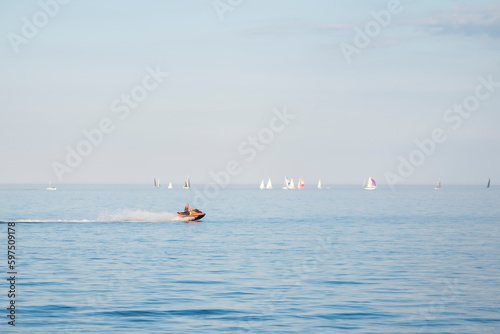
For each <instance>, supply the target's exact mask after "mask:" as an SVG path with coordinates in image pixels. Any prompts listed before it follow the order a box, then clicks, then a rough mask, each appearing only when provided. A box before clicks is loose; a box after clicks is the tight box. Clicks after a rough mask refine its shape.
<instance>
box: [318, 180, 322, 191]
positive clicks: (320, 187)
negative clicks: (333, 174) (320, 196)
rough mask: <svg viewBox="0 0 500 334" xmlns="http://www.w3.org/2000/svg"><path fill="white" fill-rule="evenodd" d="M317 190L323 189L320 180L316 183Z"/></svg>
mask: <svg viewBox="0 0 500 334" xmlns="http://www.w3.org/2000/svg"><path fill="white" fill-rule="evenodd" d="M318 189H323V186H322V185H321V179H319V181H318Z"/></svg>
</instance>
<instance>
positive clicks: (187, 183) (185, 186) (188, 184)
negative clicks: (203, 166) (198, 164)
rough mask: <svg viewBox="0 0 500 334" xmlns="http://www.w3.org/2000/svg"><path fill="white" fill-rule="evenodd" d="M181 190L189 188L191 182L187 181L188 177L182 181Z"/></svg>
mask: <svg viewBox="0 0 500 334" xmlns="http://www.w3.org/2000/svg"><path fill="white" fill-rule="evenodd" d="M182 188H184V189H189V188H191V182H190V181H189V176H188V177H187V179H186V181H184V186H183V187H182Z"/></svg>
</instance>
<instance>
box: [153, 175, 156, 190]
mask: <svg viewBox="0 0 500 334" xmlns="http://www.w3.org/2000/svg"><path fill="white" fill-rule="evenodd" d="M153 188H156V177H153Z"/></svg>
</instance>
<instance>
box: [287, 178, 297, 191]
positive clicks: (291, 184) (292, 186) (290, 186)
mask: <svg viewBox="0 0 500 334" xmlns="http://www.w3.org/2000/svg"><path fill="white" fill-rule="evenodd" d="M288 189H295V185H294V184H293V179H290V182H289V183H288Z"/></svg>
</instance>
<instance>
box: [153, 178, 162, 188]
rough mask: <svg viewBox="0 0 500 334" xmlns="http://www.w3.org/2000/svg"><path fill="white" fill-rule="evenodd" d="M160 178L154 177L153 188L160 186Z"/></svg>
mask: <svg viewBox="0 0 500 334" xmlns="http://www.w3.org/2000/svg"><path fill="white" fill-rule="evenodd" d="M160 187H161V185H160V179H158V180H157V179H156V177H154V178H153V188H160Z"/></svg>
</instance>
